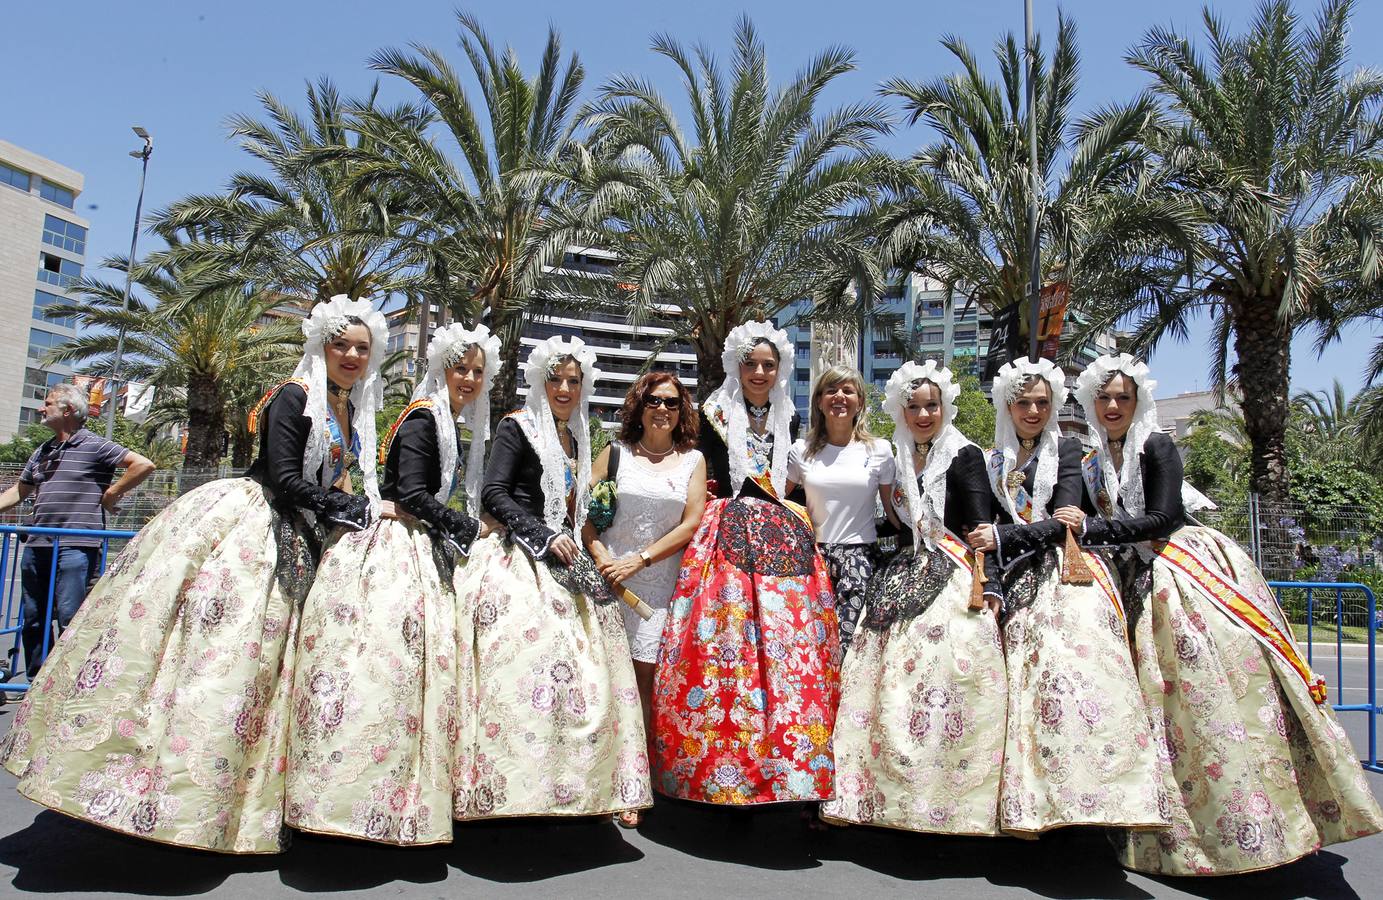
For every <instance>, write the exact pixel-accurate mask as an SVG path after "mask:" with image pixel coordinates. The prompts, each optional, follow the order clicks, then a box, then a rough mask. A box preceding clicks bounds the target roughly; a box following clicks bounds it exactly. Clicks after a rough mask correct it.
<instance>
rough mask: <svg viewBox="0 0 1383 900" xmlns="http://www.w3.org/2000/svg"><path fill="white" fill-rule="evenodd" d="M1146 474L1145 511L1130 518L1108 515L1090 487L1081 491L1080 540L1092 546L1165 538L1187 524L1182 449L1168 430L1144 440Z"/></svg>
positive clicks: (1142, 465) (1140, 463)
mask: <svg viewBox="0 0 1383 900" xmlns="http://www.w3.org/2000/svg"><path fill="white" fill-rule="evenodd" d="M1138 466H1139V470H1140V471H1141V472H1142V475H1143V499H1144V510H1143V515H1141V516H1136V517H1134V518H1131V519H1106V518H1103V517H1102V516H1101V514H1100V511H1099V508H1098V507H1097V506H1096V504H1095V500H1094V498H1093V497H1091V496H1090V492H1089V490H1082V491H1081V508H1082V509H1084V510H1085V513H1086V515H1087V517H1088V518H1086V520H1085V527H1084V531H1083V533H1082V535H1081V543H1082V544H1086V545H1088V546H1092V547H1108V546H1115V545H1118V544H1134V543H1138V542H1139V541H1153V540H1165V539H1166V538H1169V537H1171V536H1172V533H1173V532H1175V531H1176V530H1177V529H1178V528H1180V527H1181V526H1182V525H1184V524H1186V510H1185V508H1184V507H1183V506H1182V504H1181V481H1182V477H1183V474H1182V468H1181V453H1180V452H1178V451H1177V448H1176V444H1174V443H1172V439H1171V438H1169V437H1167V435H1165V434H1161V433H1157V434H1154V435H1152V436H1150V437H1149V438H1148V440H1147V441H1146V442H1145V443H1144V444H1143V452H1142V453H1141V454H1140V455H1139V459H1138Z"/></svg>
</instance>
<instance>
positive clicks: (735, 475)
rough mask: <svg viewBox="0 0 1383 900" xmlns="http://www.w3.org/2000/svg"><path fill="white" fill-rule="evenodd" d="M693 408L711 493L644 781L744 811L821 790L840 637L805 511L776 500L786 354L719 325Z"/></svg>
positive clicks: (787, 399) (675, 622) (774, 344)
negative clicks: (715, 375) (697, 408)
mask: <svg viewBox="0 0 1383 900" xmlns="http://www.w3.org/2000/svg"><path fill="white" fill-rule="evenodd" d="M722 358H723V361H724V364H725V372H726V377H725V383H724V384H723V385H721V387H720V388H719V389H718V390H716V392H715V393H714V394H712V395H711V397H710V398H708V399H707V400H706V403H705V404H704V406H703V409H702V417H703V418H702V430H701V433H702V443H701V451H702V453H703V454H705V456H706V460H707V467H708V469H709V471H711V472H712V473H714V474H715V479H714V480H715V482H716V483H715V486H714V493H715V494H716V495H717V499H715V500H713V501H711V502H710V503H708V504H707V505H706V512H705V514H704V515H703V517H702V520H701V525H700V527H699V528H698V529H697V531H696V536H695V537H693V538H692V542H691V544H689V545H688V547H687V550H686V553H685V554H684V555H683V557H682V570H681V573H680V575H679V577H678V583H677V590H676V591H675V592H674V594H673V597H672V603H671V607H670V611H669V614H668V619H667V627H666V629H665V630H664V632H663V641H662V649H661V651H660V655H659V658H658V669H657V675H656V677H655V680H654V692H653V718H654V739H653V766H654V786H655V787H656V788H657V789H658V790H659V791H661V792H662V793H664V794H667V795H669V796H672V797H679V798H682V799H686V800H697V801H701V802H705V803H715V804H727V805H734V806H745V805H753V804H765V803H779V802H785V801H795V802H801V801H815V800H824V799H826V798H828V797H830V796H831V792H832V787H831V784H832V775H833V774H834V771H835V766H834V763H833V761H832V756H831V731H832V728H833V727H834V724H835V710H836V703H837V699H838V696H839V695H838V693H837V692H838V687H839V677H840V639H839V634H838V632H837V625H836V615H835V606H834V601H833V599H832V595H831V587H830V582H829V580H828V578H827V576H826V568H825V564H824V563H823V562H822V559H821V556H820V554H819V553H818V552H817V550H816V541H815V537H814V536H813V534H812V527H811V523H810V521H809V520H808V518H807V516H806V511H805V510H803V509H802V508H801V507H798V506H795V505H793V504H789V503H787V502H786V501H784V500H783V499H782V498H783V496H784V494H785V490H786V487H787V457H788V450H789V449H790V447H791V443H792V421H793V418H794V415H795V414H794V412H793V408H792V398H791V395H790V394H789V393H788V378H789V376H790V375H791V372H792V361H793V359H794V357H793V347H792V344H791V343H790V342H789V341H788V339H787V334H786V333H785V332H783V331H780V330H778V329H775V328H774V327H773V326H772V325H771V324H769V323H767V322H751V323H748V324H745V325H741V326H739V327H737V328H735V329H734V330H732V331H731V332H730V334H729V336H728V337H727V338H726V341H725V351H724V355H723V357H722Z"/></svg>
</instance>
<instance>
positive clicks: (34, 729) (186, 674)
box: [0, 478, 312, 853]
mask: <svg viewBox="0 0 1383 900" xmlns="http://www.w3.org/2000/svg"><path fill="white" fill-rule="evenodd" d="M311 575H312V565H311V560H310V557H308V556H307V554H306V548H305V546H304V544H303V541H302V539H301V537H300V536H298V535H297V533H296V532H295V531H293V529H292V528H291V526H289V525H288V523H286V522H284V521H282V520H280V519H279V517H278V516H277V515H276V514H275V513H274V512H273V511H272V510H271V509H270V507H269V504H268V502H267V501H266V499H265V495H264V489H263V488H262V487H261V486H260V485H259V484H257V483H256V482H254V481H252V480H250V479H248V478H237V479H228V480H223V481H214V482H211V483H210V484H206V485H203V486H202V487H200V488H197V489H196V490H194V491H191V492H189V493H188V494H187V495H185V496H183V497H181V498H180V499H178V500H177V501H176V502H175V503H173V504H172V505H171V506H169V507H168V508H167V509H166V510H164V511H163V512H162V513H160V514H159V515H158V516H156V517H155V518H154V519H153V520H152V521H151V522H149V523H148V524H147V525H145V526H144V528H143V530H142V531H140V533H139V535H138V536H137V537H135V538H134V539H133V540H131V541H130V543H129V545H128V546H126V548H125V550H124V552H122V553H121V554H120V556H119V557H118V558H117V559H115V560H114V561H113V562H112V563H111V564H110V566H109V568H108V569H107V571H106V573H105V575H104V576H103V577H102V578H101V580H100V581H99V582H98V583H97V585H96V587H95V588H94V589H93V590H92V592H91V594H90V596H88V597H87V599H86V602H85V603H84V604H83V605H82V608H81V610H80V611H78V613H77V615H76V617H75V618H74V619H73V620H72V625H71V627H70V628H69V629H68V630H67V631H66V632H65V633H64V635H63V637H62V639H61V640H60V641H58V643H57V646H56V647H55V648H54V650H53V653H52V655H51V656H49V657H48V659H47V661H46V662H45V663H44V665H43V670H42V671H41V672H40V673H39V676H38V679H37V681H36V682H35V684H34V685H33V687H32V688H31V689H30V690H29V692H28V695H27V696H26V697H25V699H24V703H23V704H22V705H21V706H20V707H19V710H18V712H16V713H15V718H14V725H13V726H12V727H11V729H10V732H9V734H8V735H7V736H6V738H5V740H4V742H3V744H2V745H0V761H3V763H4V765H5V767H6V768H7V769H9V770H10V771H11V772H13V773H14V774H15V775H18V776H19V785H18V788H19V791H20V793H22V794H23V795H24V796H26V797H28V798H29V799H31V800H33V801H34V802H36V803H39V804H42V805H44V806H47V807H49V808H51V809H54V810H57V811H58V812H61V813H65V814H67V815H69V816H73V817H75V818H78V819H82V820H83V821H86V822H90V823H92V824H94V825H99V826H102V827H104V828H110V829H113V830H115V831H120V832H123V833H125V834H129V835H133V836H135V837H139V838H145V839H147V840H151V841H158V842H162V843H168V844H177V845H179V846H183V847H197V848H201V849H204V850H216V851H220V852H225V853H275V852H278V851H280V850H282V849H283V847H284V840H285V832H284V828H283V812H284V775H285V771H286V769H287V737H288V711H289V690H290V688H291V685H292V672H293V652H294V648H295V646H296V641H297V627H298V607H299V604H300V603H301V602H302V599H303V597H304V595H305V594H306V592H307V588H308V586H309V584H310V583H311Z"/></svg>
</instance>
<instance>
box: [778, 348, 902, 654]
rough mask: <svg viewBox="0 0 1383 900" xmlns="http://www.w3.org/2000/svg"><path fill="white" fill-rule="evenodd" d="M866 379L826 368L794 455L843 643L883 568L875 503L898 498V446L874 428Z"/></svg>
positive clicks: (793, 478)
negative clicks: (876, 572)
mask: <svg viewBox="0 0 1383 900" xmlns="http://www.w3.org/2000/svg"><path fill="white" fill-rule="evenodd" d="M868 413H869V410H868V409H867V407H866V403H865V393H864V379H862V378H861V377H860V373H859V372H857V371H855V370H854V369H851V368H848V367H846V366H834V367H832V368H830V369H827V370H826V371H825V372H822V373H821V375H820V376H819V377H818V378H817V381H816V386H815V387H813V388H812V400H811V428H810V429H809V430H808V432H807V437H806V438H805V439H801V440H798V441H797V442H796V443H794V444H793V445H792V452H791V453H789V454H788V494H789V495H791V494H792V493H793V491H794V490H795V489H796V487H797V486H798V485H801V486H802V488H803V490H804V492H805V494H806V500H807V512H808V514H809V515H810V516H811V519H812V527H813V529H814V530H815V532H816V541H817V547H818V548H819V549H820V550H821V556H822V558H823V559H824V560H825V561H826V571H827V573H828V574H829V575H830V577H831V592H832V593H833V594H834V595H835V601H836V615H837V616H838V617H839V619H840V645H841V650H842V652H844V651H845V650H847V649H848V648H849V646H850V636H851V635H853V634H854V633H855V625H856V623H857V622H859V618H860V611H861V610H862V609H863V608H864V594H865V590H866V588H868V586H869V581H870V579H872V578H873V577H874V570H875V569H876V568H877V567H878V565H879V558H880V557H879V537H878V533H877V532H876V530H875V525H874V506H875V503H876V502H877V501H878V500H880V499H881V498H882V499H883V500H884V502H885V503H888V502H890V500H891V498H892V496H893V449H892V448H891V447H889V445H888V441H885V440H882V439H880V438H876V437H875V436H874V435H873V434H871V433H870V431H869V414H868Z"/></svg>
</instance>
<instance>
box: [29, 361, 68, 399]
mask: <svg viewBox="0 0 1383 900" xmlns="http://www.w3.org/2000/svg"><path fill="white" fill-rule="evenodd" d="M62 382H63V376H61V375H59V374H58V373H57V372H45V371H44V370H43V369H31V368H25V369H24V390H23V392H22V393H21V394H20V396H21V397H23V398H25V399H28V400H42V399H43V398H45V397H47V396H48V392H49V391H51V390H52V389H53V388H55V387H57V386H58V385H60V384H62Z"/></svg>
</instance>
